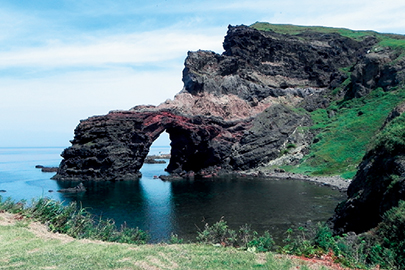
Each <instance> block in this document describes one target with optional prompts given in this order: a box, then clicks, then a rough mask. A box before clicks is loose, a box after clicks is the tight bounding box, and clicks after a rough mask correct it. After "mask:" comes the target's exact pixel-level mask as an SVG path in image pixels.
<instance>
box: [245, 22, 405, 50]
mask: <svg viewBox="0 0 405 270" xmlns="http://www.w3.org/2000/svg"><path fill="white" fill-rule="evenodd" d="M250 27H252V28H254V29H257V30H260V31H274V32H276V33H279V34H288V35H293V36H294V35H299V34H302V33H304V32H308V31H312V32H321V33H326V34H331V33H337V34H340V35H342V36H344V37H348V38H353V39H356V40H361V39H363V38H364V37H366V36H374V37H377V38H378V39H380V42H381V44H380V45H381V46H389V47H391V46H393V47H402V48H404V45H405V36H403V35H397V34H382V33H378V32H375V31H370V30H366V31H355V30H350V29H347V28H334V27H324V26H299V25H292V24H270V23H266V22H256V23H254V24H252V25H251V26H250Z"/></svg>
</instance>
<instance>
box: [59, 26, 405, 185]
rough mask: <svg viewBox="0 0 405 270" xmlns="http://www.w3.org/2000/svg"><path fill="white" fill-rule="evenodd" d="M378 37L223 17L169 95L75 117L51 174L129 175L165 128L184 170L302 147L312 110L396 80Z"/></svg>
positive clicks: (175, 162)
mask: <svg viewBox="0 0 405 270" xmlns="http://www.w3.org/2000/svg"><path fill="white" fill-rule="evenodd" d="M377 43H378V39H377V38H376V37H375V36H373V35H363V36H361V37H359V38H350V37H346V36H343V35H340V34H338V33H337V32H330V33H325V32H317V31H313V30H305V31H300V32H299V33H298V34H297V33H294V34H281V33H279V32H276V31H271V30H270V31H260V30H257V29H255V28H253V27H247V26H235V27H234V26H229V29H228V33H227V35H226V37H225V39H224V43H223V47H224V52H223V53H222V54H217V53H214V52H211V51H196V52H189V53H188V56H187V58H186V60H185V67H184V70H183V82H184V88H183V90H182V91H181V92H180V93H179V94H177V95H176V96H175V97H174V99H173V100H168V101H166V102H164V103H162V104H161V105H159V106H156V107H155V106H136V107H134V108H132V109H130V110H128V111H112V112H110V113H109V114H107V115H104V116H94V117H90V118H88V119H86V120H83V121H81V122H80V124H79V125H78V127H77V128H76V130H75V137H74V140H73V141H72V146H71V147H69V148H67V149H65V150H64V152H63V153H62V157H63V160H62V162H61V164H60V167H59V170H58V173H57V175H56V176H55V178H56V179H81V180H122V179H135V178H137V177H139V169H140V168H141V166H142V164H143V162H144V160H145V158H146V156H147V154H148V151H149V148H150V146H151V144H152V143H153V141H154V140H156V139H157V138H158V136H159V135H160V134H161V133H162V132H164V131H166V132H167V133H168V134H169V136H170V140H171V159H170V163H169V165H168V167H167V171H168V172H170V173H175V174H180V175H183V176H190V175H195V174H197V175H203V176H204V175H205V176H210V175H212V174H216V173H224V172H230V171H235V170H245V169H249V168H255V167H257V166H260V165H263V164H266V163H267V162H269V161H271V160H274V159H276V158H278V157H279V156H280V154H281V153H282V151H283V150H284V149H285V148H286V146H287V145H294V147H297V148H299V149H300V151H302V153H304V154H305V153H307V152H308V147H310V145H311V143H312V140H313V137H314V134H315V133H314V131H311V129H309V127H310V126H312V124H313V122H312V119H311V116H310V114H309V113H310V112H312V111H315V110H317V109H319V108H327V107H328V106H329V104H330V102H331V101H332V100H336V99H341V98H344V99H350V98H357V97H361V96H364V95H366V94H367V93H369V92H370V91H371V90H372V89H374V88H375V87H383V88H384V89H386V90H387V91H388V90H389V89H390V88H392V87H395V86H397V85H398V84H399V82H401V81H402V79H403V78H402V77H401V76H403V73H401V72H400V70H401V67H402V65H400V64H397V65H389V66H388V65H387V63H388V62H389V63H391V62H392V61H394V60H395V59H396V58H397V57H398V55H397V54H396V52H395V51H393V50H388V49H387V50H381V51H375V50H373V46H375V45H376V44H377ZM347 68H350V69H351V71H352V72H351V73H350V74H349V73H348V72H347V71H346V70H347ZM394 71H395V72H394ZM347 81H350V83H346V82H347ZM345 83H346V84H345ZM342 85H344V87H342ZM332 92H333V93H335V94H333V95H332V94H331V93H332ZM336 93H337V94H336Z"/></svg>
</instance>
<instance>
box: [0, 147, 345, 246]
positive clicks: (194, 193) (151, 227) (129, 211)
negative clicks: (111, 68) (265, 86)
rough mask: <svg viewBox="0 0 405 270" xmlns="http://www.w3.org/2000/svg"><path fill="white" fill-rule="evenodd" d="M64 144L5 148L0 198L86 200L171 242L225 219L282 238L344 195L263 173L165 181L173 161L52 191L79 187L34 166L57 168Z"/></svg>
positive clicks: (0, 154) (0, 155) (325, 214)
mask: <svg viewBox="0 0 405 270" xmlns="http://www.w3.org/2000/svg"><path fill="white" fill-rule="evenodd" d="M62 150H63V148H0V190H6V192H4V193H0V195H1V196H2V197H3V199H4V198H7V197H11V198H12V199H14V200H15V201H19V200H28V201H30V200H31V199H33V198H39V197H50V198H53V199H55V200H59V201H63V202H65V203H69V202H72V201H77V202H80V203H81V204H82V205H83V206H84V207H86V208H88V210H89V211H90V212H92V213H94V214H96V215H100V216H102V217H105V218H113V219H114V220H115V221H116V222H117V224H122V223H124V222H125V223H126V224H127V225H128V226H132V227H139V228H141V229H143V230H146V231H148V232H149V233H150V234H151V236H152V241H153V242H159V241H165V240H167V239H169V238H170V235H171V233H176V234H178V235H179V237H181V238H184V239H186V240H194V239H195V237H196V235H197V233H196V232H197V230H198V229H199V228H200V229H202V228H203V226H204V223H205V222H208V223H210V224H212V223H214V222H216V221H218V220H220V219H221V217H224V219H225V220H226V221H227V222H228V224H229V226H230V227H231V228H234V229H238V228H239V227H240V226H241V225H244V224H246V223H248V224H251V225H252V228H253V229H254V230H257V231H259V232H263V231H265V230H269V231H270V232H271V234H272V235H273V236H275V238H276V240H277V239H280V238H281V237H282V235H283V233H284V232H285V231H286V230H287V229H288V228H290V227H292V226H299V225H302V224H304V223H306V222H308V221H309V220H310V221H312V222H318V221H325V220H327V219H328V218H329V217H330V216H331V215H332V214H333V211H334V208H335V206H336V205H337V203H338V202H340V201H342V200H343V199H344V194H342V193H340V192H338V191H336V190H332V189H331V188H328V187H320V186H318V185H315V184H313V183H308V182H303V181H294V180H280V179H271V180H270V179H258V178H234V177H222V178H213V179H204V180H182V181H175V182H163V181H161V180H158V179H154V176H155V175H161V174H165V172H164V169H165V167H166V166H167V164H145V165H144V166H143V167H142V169H141V172H142V174H143V176H142V178H141V179H140V180H134V181H125V182H85V183H84V184H85V186H86V188H87V192H85V193H82V194H63V193H58V192H49V190H54V191H56V190H58V189H61V188H66V187H73V186H75V185H77V184H78V182H71V181H55V180H51V179H50V178H51V177H52V176H53V174H52V173H43V172H41V171H40V170H39V169H36V168H35V165H44V166H58V164H59V162H60V160H61V157H60V153H61V152H62ZM169 152H170V148H169V147H153V146H152V148H151V152H150V154H158V153H169Z"/></svg>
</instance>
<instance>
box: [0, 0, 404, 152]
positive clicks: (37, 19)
mask: <svg viewBox="0 0 405 270" xmlns="http://www.w3.org/2000/svg"><path fill="white" fill-rule="evenodd" d="M404 14H405V1H403V0H386V1H381V0H379V1H375V0H367V1H363V0H351V1H347V0H341V1H325V0H321V1H315V0H312V1H311V0H283V1H279V0H277V1H274V0H268V1H263V0H258V1H247V0H246V1H245V0H234V1H224V0H215V1H214V0H199V1H194V0H187V1H183V0H180V1H172V0H160V1H154V0H149V1H138V0H132V1H130V0H97V1H96V0H82V1H77V0H75V1H73V0H62V1H61V0H0V147H43V146H52V147H53V146H54V147H68V146H70V142H69V140H72V139H73V131H74V129H75V127H76V126H77V125H78V124H79V121H80V120H81V119H86V118H88V117H90V116H93V115H102V114H106V113H108V112H109V111H110V110H117V109H123V110H127V109H130V108H132V107H134V106H136V105H141V104H153V105H158V104H160V103H162V102H164V101H165V100H166V99H173V97H174V95H175V94H176V93H178V92H179V91H180V90H181V89H182V87H183V84H182V81H181V76H182V69H183V64H184V59H185V58H186V55H187V52H188V51H195V50H199V49H202V50H211V51H214V52H217V53H222V52H223V49H222V42H223V39H224V36H225V35H226V31H227V27H228V25H229V24H230V25H241V24H244V25H251V24H253V23H255V22H257V21H260V22H270V23H277V24H296V25H308V26H310V25H317V26H330V27H344V28H350V29H353V30H375V31H378V32H384V33H398V34H405V16H404ZM166 143H168V139H167V137H166V138H162V139H160V140H159V141H158V143H157V144H158V145H159V144H160V145H163V144H166Z"/></svg>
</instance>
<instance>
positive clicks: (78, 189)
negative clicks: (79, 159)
mask: <svg viewBox="0 0 405 270" xmlns="http://www.w3.org/2000/svg"><path fill="white" fill-rule="evenodd" d="M50 192H51V191H50ZM58 192H61V193H81V192H86V187H85V186H84V185H83V183H80V184H78V185H77V186H75V187H72V188H63V189H59V190H58Z"/></svg>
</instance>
